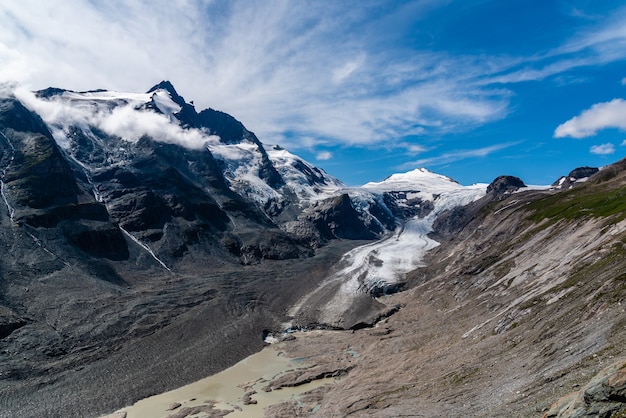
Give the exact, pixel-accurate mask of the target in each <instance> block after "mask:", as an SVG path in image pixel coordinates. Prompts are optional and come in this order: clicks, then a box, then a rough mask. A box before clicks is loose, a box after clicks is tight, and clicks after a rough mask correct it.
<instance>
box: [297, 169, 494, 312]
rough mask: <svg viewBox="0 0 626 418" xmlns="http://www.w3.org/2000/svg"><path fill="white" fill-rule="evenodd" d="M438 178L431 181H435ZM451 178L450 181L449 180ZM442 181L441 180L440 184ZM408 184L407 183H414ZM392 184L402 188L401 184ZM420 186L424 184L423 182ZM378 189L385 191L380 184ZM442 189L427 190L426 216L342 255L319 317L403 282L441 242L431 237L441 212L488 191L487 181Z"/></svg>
mask: <svg viewBox="0 0 626 418" xmlns="http://www.w3.org/2000/svg"><path fill="white" fill-rule="evenodd" d="M438 182H439V179H436V181H435V182H433V183H431V184H436V183H438ZM448 182H451V181H450V180H448ZM441 185H442V184H441V183H440V184H439V186H441ZM412 186H413V185H411V184H407V185H405V186H404V187H411V188H413V187H412ZM392 187H395V188H396V191H398V190H399V188H400V184H399V183H397V182H396V183H394V184H393V186H392ZM420 187H421V186H420ZM377 189H378V190H379V191H381V192H382V191H383V189H382V187H381V186H378V187H377ZM442 189H444V190H441V189H429V191H428V193H430V194H432V195H433V196H436V197H435V198H434V210H433V211H432V212H431V213H430V214H428V216H426V217H424V218H413V219H410V220H408V221H407V222H406V223H405V224H404V225H402V226H401V227H400V228H398V229H397V230H396V231H395V232H394V233H393V234H391V235H390V236H388V237H385V238H383V239H381V240H379V241H376V242H374V243H371V244H366V245H363V246H361V247H357V248H355V249H353V250H352V251H350V252H348V253H347V254H345V255H344V256H343V258H342V259H341V261H340V262H339V263H338V266H340V269H339V270H338V271H337V272H335V273H334V274H333V275H332V276H331V277H329V278H328V279H327V280H326V281H325V282H324V283H323V284H322V286H321V287H320V289H322V288H325V287H327V286H329V285H331V284H336V283H342V284H341V287H340V288H339V291H338V292H337V293H336V294H335V295H334V296H333V297H332V298H331V299H330V300H329V301H328V303H327V304H326V306H325V307H324V308H323V309H322V316H321V318H320V320H321V321H322V322H326V323H337V321H338V320H339V318H340V317H341V315H342V314H343V312H344V311H345V310H346V308H347V307H349V306H350V303H351V301H352V300H354V299H355V298H356V297H357V296H358V294H360V293H364V292H368V291H370V290H372V289H374V288H383V287H385V286H389V285H394V284H398V283H401V282H403V281H404V280H405V275H406V273H408V272H409V271H411V270H414V269H415V268H417V267H419V266H421V265H422V263H423V257H424V255H425V253H426V251H428V250H430V249H432V248H435V247H436V246H438V245H439V243H438V242H436V241H435V240H433V239H431V238H429V237H428V233H430V232H431V231H432V226H433V222H434V221H435V218H436V217H437V215H439V214H440V213H441V212H443V211H445V210H448V209H452V208H454V207H457V206H462V205H467V204H469V203H471V202H473V201H475V200H477V199H480V198H481V197H482V196H484V195H485V192H486V189H487V185H486V184H477V185H474V186H467V187H464V186H461V185H458V184H456V185H455V186H454V187H450V186H449V185H448V184H443V187H442ZM306 301H307V298H306V297H305V298H304V299H303V300H301V301H300V302H299V303H298V304H297V305H296V306H295V307H294V309H293V310H292V311H291V314H292V315H295V314H297V312H298V311H299V309H300V308H301V307H302V306H304V305H305V304H306Z"/></svg>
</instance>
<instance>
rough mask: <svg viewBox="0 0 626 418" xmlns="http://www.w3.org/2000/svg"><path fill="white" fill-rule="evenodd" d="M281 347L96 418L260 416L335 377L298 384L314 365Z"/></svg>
mask: <svg viewBox="0 0 626 418" xmlns="http://www.w3.org/2000/svg"><path fill="white" fill-rule="evenodd" d="M284 344H285V343H284V342H279V343H275V344H272V345H269V346H266V347H264V348H263V349H262V350H261V351H259V352H257V353H254V354H252V355H250V356H248V357H246V358H244V359H243V360H241V361H240V362H238V363H236V364H235V365H233V366H231V367H229V368H227V369H225V370H223V371H221V372H218V373H216V374H213V375H210V376H207V377H205V378H203V379H200V380H198V381H196V382H193V383H190V384H188V385H185V386H182V387H179V388H177V389H174V390H171V391H167V392H164V393H160V394H157V395H154V396H150V397H147V398H144V399H141V400H139V401H137V402H136V403H135V404H133V405H129V406H126V407H124V408H121V409H119V410H117V411H116V412H113V413H111V414H107V415H103V416H101V417H100V418H118V417H126V418H139V417H145V416H150V417H154V418H168V417H176V418H184V417H187V416H191V415H196V414H198V413H204V414H209V415H208V416H209V417H219V416H227V417H228V418H240V417H246V418H247V417H264V416H265V413H264V408H266V407H268V406H272V405H277V404H279V403H283V402H285V401H290V400H295V401H297V400H298V398H299V396H300V395H302V394H304V393H305V392H309V391H311V390H313V389H316V388H319V387H321V386H324V385H327V384H333V383H334V382H336V381H337V379H338V377H326V378H322V379H315V380H311V381H309V382H301V383H299V382H298V381H297V378H298V376H301V375H303V374H305V373H306V371H307V370H308V369H311V368H312V367H314V363H309V362H307V361H305V360H304V359H302V358H290V357H288V356H287V355H286V354H285V352H284V351H283V348H284ZM294 379H295V380H294Z"/></svg>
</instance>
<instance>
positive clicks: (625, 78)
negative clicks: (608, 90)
mask: <svg viewBox="0 0 626 418" xmlns="http://www.w3.org/2000/svg"><path fill="white" fill-rule="evenodd" d="M622 86H626V77H624V78H622Z"/></svg>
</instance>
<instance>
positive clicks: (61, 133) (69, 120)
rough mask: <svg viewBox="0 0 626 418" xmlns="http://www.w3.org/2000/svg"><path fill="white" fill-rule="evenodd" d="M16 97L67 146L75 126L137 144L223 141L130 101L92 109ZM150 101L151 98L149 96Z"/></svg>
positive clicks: (21, 92)
mask: <svg viewBox="0 0 626 418" xmlns="http://www.w3.org/2000/svg"><path fill="white" fill-rule="evenodd" d="M15 95H16V97H17V98H18V99H19V100H20V101H21V102H22V103H23V104H24V105H25V106H27V107H28V108H29V109H31V110H33V111H35V112H36V113H37V114H38V115H39V116H41V118H42V119H43V120H44V121H46V122H47V123H48V124H49V125H50V126H51V127H52V129H53V132H52V134H53V135H54V137H55V140H56V141H57V142H58V143H59V145H61V146H65V142H66V137H67V132H68V129H69V127H71V126H95V127H97V128H99V129H101V130H102V131H104V132H105V133H107V134H109V135H114V136H117V137H119V138H122V139H124V140H127V141H131V142H135V141H138V140H139V139H140V138H141V137H143V136H149V137H150V138H152V139H154V140H155V141H159V142H166V143H171V144H178V145H182V146H184V147H187V148H191V149H200V148H202V147H204V146H206V145H207V144H217V143H219V138H218V137H216V136H214V135H208V134H206V133H205V132H202V131H199V130H197V129H183V128H181V127H180V126H179V125H177V124H174V123H171V122H170V119H169V118H168V117H167V116H166V115H163V114H160V113H156V112H153V111H149V110H138V109H137V105H138V104H140V103H142V101H141V100H140V101H139V102H133V101H129V103H128V104H127V105H125V106H116V107H114V108H110V107H109V106H107V104H106V103H101V104H102V106H99V105H96V106H95V108H94V107H92V104H91V103H86V104H84V105H82V104H81V103H80V100H79V102H78V103H76V101H74V103H71V102H70V101H71V99H69V98H66V97H60V98H54V99H51V100H47V99H40V98H37V97H36V96H35V95H34V94H33V93H32V92H30V91H27V90H25V89H17V90H16V91H15ZM145 96H146V97H145V98H144V101H147V100H145V99H147V98H148V97H147V96H148V95H145Z"/></svg>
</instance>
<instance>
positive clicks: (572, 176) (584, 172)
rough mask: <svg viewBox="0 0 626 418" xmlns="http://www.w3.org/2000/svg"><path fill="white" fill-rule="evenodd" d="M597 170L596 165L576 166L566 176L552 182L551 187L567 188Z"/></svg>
mask: <svg viewBox="0 0 626 418" xmlns="http://www.w3.org/2000/svg"><path fill="white" fill-rule="evenodd" d="M598 171H599V169H598V168H596V167H586V166H585V167H578V168H575V169H574V170H572V171H570V173H569V174H568V175H567V176H563V177H560V178H559V179H558V180H557V181H555V182H554V183H552V187H558V188H561V189H569V188H570V187H572V186H575V185H576V184H580V183H581V181H584V180H586V179H588V178H589V177H591V176H593V175H594V174H596V173H597V172H598Z"/></svg>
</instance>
